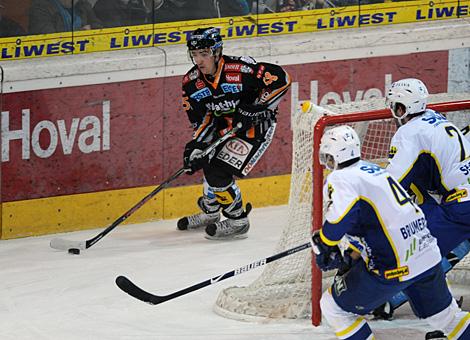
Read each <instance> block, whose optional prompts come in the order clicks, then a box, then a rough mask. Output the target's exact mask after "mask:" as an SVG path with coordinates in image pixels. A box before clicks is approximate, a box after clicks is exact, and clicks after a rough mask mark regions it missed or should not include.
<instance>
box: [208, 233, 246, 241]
mask: <svg viewBox="0 0 470 340" xmlns="http://www.w3.org/2000/svg"><path fill="white" fill-rule="evenodd" d="M204 237H205V238H206V239H208V240H211V241H233V240H243V239H246V238H247V237H248V235H247V234H239V235H229V236H210V235H207V234H206V235H204Z"/></svg>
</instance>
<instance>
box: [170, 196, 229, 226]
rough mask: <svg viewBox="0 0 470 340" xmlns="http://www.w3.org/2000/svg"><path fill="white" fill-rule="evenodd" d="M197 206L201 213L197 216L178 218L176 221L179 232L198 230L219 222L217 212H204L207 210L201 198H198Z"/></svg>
mask: <svg viewBox="0 0 470 340" xmlns="http://www.w3.org/2000/svg"><path fill="white" fill-rule="evenodd" d="M197 205H198V206H199V208H200V209H201V210H202V212H200V213H199V214H194V215H190V216H186V217H183V218H180V219H179V220H178V229H179V230H192V229H198V228H202V227H206V226H208V225H210V224H214V223H217V222H219V221H220V212H219V210H217V211H215V212H206V211H207V210H206V209H205V208H204V202H203V198H202V197H199V199H198V200H197Z"/></svg>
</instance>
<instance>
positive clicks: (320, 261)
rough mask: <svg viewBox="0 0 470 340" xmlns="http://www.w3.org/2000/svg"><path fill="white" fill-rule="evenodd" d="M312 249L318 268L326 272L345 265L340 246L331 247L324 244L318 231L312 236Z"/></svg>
mask: <svg viewBox="0 0 470 340" xmlns="http://www.w3.org/2000/svg"><path fill="white" fill-rule="evenodd" d="M312 249H313V252H314V253H315V261H316V263H317V266H318V267H319V268H320V269H321V270H323V271H324V272H326V271H328V270H333V269H336V268H339V267H340V266H341V264H342V263H343V256H342V255H341V251H340V250H339V248H338V246H333V247H331V246H329V245H327V244H325V243H323V241H322V240H321V237H320V232H318V231H316V232H315V233H314V234H313V235H312Z"/></svg>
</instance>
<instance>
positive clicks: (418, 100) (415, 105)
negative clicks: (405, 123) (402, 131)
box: [386, 78, 429, 125]
mask: <svg viewBox="0 0 470 340" xmlns="http://www.w3.org/2000/svg"><path fill="white" fill-rule="evenodd" d="M428 96H429V92H428V89H427V88H426V85H424V83H423V82H422V81H421V80H419V79H414V78H406V79H402V80H398V81H396V82H394V83H392V86H390V89H389V90H388V93H387V96H386V105H387V106H388V107H390V110H391V111H392V115H393V117H394V118H395V119H397V120H398V122H399V123H400V125H402V119H403V118H405V117H406V116H408V115H413V114H416V113H420V112H423V111H425V110H426V104H427V101H428ZM397 104H402V105H403V106H404V107H405V113H404V114H403V115H401V116H399V115H398V114H397V112H396V111H397Z"/></svg>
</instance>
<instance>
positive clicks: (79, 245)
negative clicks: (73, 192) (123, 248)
mask: <svg viewBox="0 0 470 340" xmlns="http://www.w3.org/2000/svg"><path fill="white" fill-rule="evenodd" d="M240 125H241V124H239V125H237V126H236V127H234V128H233V129H232V130H230V131H228V132H227V133H226V134H225V135H223V136H222V137H220V138H219V139H217V140H216V141H215V142H213V143H212V144H211V145H210V146H208V147H207V148H206V149H205V150H204V151H202V152H201V153H200V154H197V155H196V156H195V157H196V158H203V157H205V156H207V155H208V154H210V153H211V152H212V151H213V150H214V149H215V148H216V147H217V146H219V145H220V144H221V143H223V142H224V141H226V140H227V139H228V138H230V137H232V135H233V134H234V133H235V132H237V130H238V129H240V127H241V126H240ZM186 171H187V169H185V168H184V167H183V168H181V169H179V170H178V171H176V172H175V173H174V174H173V175H171V176H170V177H169V178H167V179H166V180H165V181H164V182H163V183H161V184H160V185H159V186H158V187H156V188H155V189H154V190H152V192H150V193H149V194H147V196H145V197H144V198H142V199H141V200H140V201H139V202H138V203H137V204H136V205H134V206H133V207H132V208H131V209H129V210H128V211H127V212H126V213H125V214H124V215H122V216H121V217H119V218H118V219H117V220H116V221H114V222H113V223H112V224H111V225H110V226H109V227H107V228H106V229H105V230H103V231H102V232H100V233H99V234H98V235H96V236H95V237H93V238H91V239H89V240H86V241H70V240H65V239H62V238H54V239H52V240H51V242H50V246H51V248H54V249H58V250H68V249H71V248H76V249H80V250H85V249H88V248H90V247H91V246H93V245H94V244H95V243H96V242H98V241H99V240H101V239H102V238H103V237H105V236H106V235H107V234H109V233H110V232H111V230H113V229H114V228H116V227H117V226H118V225H120V224H121V223H122V222H124V221H125V220H126V219H128V218H129V216H131V215H132V214H133V213H134V212H136V211H137V210H138V209H139V208H140V207H142V206H143V205H144V204H145V203H147V202H148V201H149V200H150V199H151V198H152V197H154V196H155V195H156V194H158V193H159V192H160V191H162V189H164V188H166V187H167V186H168V185H169V184H170V183H171V182H172V181H174V180H175V179H177V178H178V177H179V176H181V175H182V174H183V173H185V172H186Z"/></svg>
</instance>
